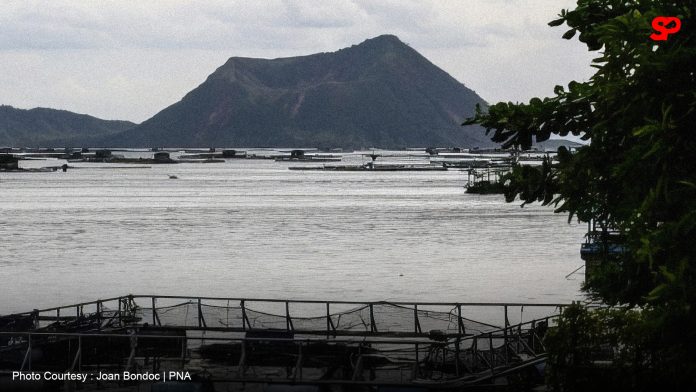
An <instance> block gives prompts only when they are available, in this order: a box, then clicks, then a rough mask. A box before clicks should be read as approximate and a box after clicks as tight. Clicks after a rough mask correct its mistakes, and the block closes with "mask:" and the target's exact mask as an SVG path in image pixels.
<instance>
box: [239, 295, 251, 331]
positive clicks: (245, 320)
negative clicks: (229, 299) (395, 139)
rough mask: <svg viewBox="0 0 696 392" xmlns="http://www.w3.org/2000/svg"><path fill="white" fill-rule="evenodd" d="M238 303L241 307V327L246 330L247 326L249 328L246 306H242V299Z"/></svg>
mask: <svg viewBox="0 0 696 392" xmlns="http://www.w3.org/2000/svg"><path fill="white" fill-rule="evenodd" d="M240 305H241V307H242V329H243V330H244V331H246V330H247V327H249V328H251V324H250V323H249V319H248V318H247V314H246V307H245V306H244V300H241V301H240Z"/></svg>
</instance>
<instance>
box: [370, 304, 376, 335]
mask: <svg viewBox="0 0 696 392" xmlns="http://www.w3.org/2000/svg"><path fill="white" fill-rule="evenodd" d="M370 332H377V326H376V325H375V313H374V309H373V306H372V303H370Z"/></svg>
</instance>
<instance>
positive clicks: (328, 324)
mask: <svg viewBox="0 0 696 392" xmlns="http://www.w3.org/2000/svg"><path fill="white" fill-rule="evenodd" d="M330 333H331V311H330V310H329V303H328V302H327V303H326V338H327V339H328V338H329V337H330V336H331V335H330Z"/></svg>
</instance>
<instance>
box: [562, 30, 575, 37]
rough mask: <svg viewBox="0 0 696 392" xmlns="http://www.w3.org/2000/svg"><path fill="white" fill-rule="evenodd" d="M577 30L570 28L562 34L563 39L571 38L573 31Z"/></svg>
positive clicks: (573, 34)
mask: <svg viewBox="0 0 696 392" xmlns="http://www.w3.org/2000/svg"><path fill="white" fill-rule="evenodd" d="M576 32H577V30H576V29H570V30H568V31H566V32H565V34H563V39H571V38H573V37H574V36H575V33H576Z"/></svg>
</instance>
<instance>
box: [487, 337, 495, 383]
mask: <svg viewBox="0 0 696 392" xmlns="http://www.w3.org/2000/svg"><path fill="white" fill-rule="evenodd" d="M488 351H489V352H490V353H491V374H493V373H494V369H495V364H494V362H495V353H494V352H493V333H492V332H489V333H488Z"/></svg>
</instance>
